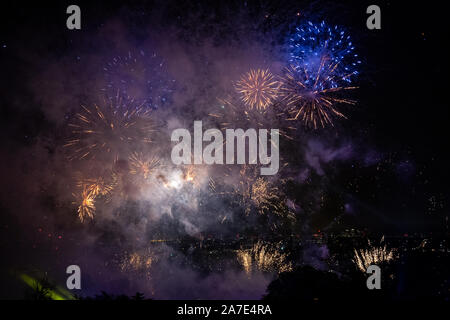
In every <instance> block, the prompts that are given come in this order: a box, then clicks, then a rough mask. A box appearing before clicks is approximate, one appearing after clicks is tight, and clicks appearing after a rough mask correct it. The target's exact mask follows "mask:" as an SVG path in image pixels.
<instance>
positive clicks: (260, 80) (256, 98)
mask: <svg viewBox="0 0 450 320" xmlns="http://www.w3.org/2000/svg"><path fill="white" fill-rule="evenodd" d="M278 88H279V82H278V81H277V80H276V79H275V77H274V76H273V74H272V73H270V72H269V70H268V69H266V70H262V69H256V70H253V69H252V70H250V71H249V72H247V73H246V74H245V75H244V76H242V77H241V79H240V80H239V81H238V82H237V83H236V90H237V91H238V92H239V93H240V94H241V97H242V101H243V102H244V104H245V105H246V106H247V107H249V109H253V108H255V109H258V110H264V109H266V108H267V107H268V106H270V105H271V104H272V102H273V101H274V100H275V99H276V98H277V95H278Z"/></svg>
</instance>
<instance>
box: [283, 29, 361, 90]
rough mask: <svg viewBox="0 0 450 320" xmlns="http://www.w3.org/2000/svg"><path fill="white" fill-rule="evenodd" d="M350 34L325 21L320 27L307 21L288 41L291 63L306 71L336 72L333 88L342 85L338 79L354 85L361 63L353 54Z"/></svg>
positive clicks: (355, 54) (331, 81)
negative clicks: (329, 70) (353, 81)
mask: <svg viewBox="0 0 450 320" xmlns="http://www.w3.org/2000/svg"><path fill="white" fill-rule="evenodd" d="M354 49H355V46H354V45H353V42H352V39H351V37H350V35H348V34H347V33H346V32H345V30H344V29H343V28H341V27H338V26H329V25H327V24H326V23H325V22H324V21H322V22H321V23H320V24H314V23H312V22H310V21H309V22H308V23H306V24H304V25H302V26H299V27H297V28H296V29H295V32H294V33H293V34H292V35H291V36H290V38H289V55H290V59H289V61H290V63H291V64H293V65H295V66H302V68H305V69H306V71H309V72H310V73H315V72H317V70H319V69H321V70H325V69H330V66H332V67H331V69H333V73H334V75H335V76H334V77H333V78H330V83H328V86H329V87H330V88H333V87H338V86H340V83H339V80H342V81H346V82H348V83H350V82H352V80H353V78H354V77H353V76H355V75H357V74H358V65H359V64H361V60H360V59H359V57H358V54H357V53H355V52H354Z"/></svg>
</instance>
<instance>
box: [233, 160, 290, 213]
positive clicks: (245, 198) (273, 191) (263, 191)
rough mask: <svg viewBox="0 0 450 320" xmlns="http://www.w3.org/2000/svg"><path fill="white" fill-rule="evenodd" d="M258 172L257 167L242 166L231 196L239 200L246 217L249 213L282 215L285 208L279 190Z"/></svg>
mask: <svg viewBox="0 0 450 320" xmlns="http://www.w3.org/2000/svg"><path fill="white" fill-rule="evenodd" d="M258 170H259V169H258V168H257V166H251V165H243V166H242V167H241V169H240V170H239V182H238V183H237V184H236V185H235V186H234V187H233V191H232V193H231V194H232V195H234V196H236V197H237V198H238V199H239V204H240V206H242V207H243V208H244V210H245V214H246V215H249V214H250V213H251V212H257V213H258V214H261V215H263V214H267V213H273V214H276V215H283V213H284V212H285V211H286V210H285V209H286V207H285V205H284V201H283V200H282V198H281V197H280V190H279V189H278V187H277V186H276V185H274V184H273V183H272V182H270V181H269V180H268V179H267V178H266V177H261V176H260V175H259V171H258Z"/></svg>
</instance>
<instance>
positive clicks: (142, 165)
mask: <svg viewBox="0 0 450 320" xmlns="http://www.w3.org/2000/svg"><path fill="white" fill-rule="evenodd" d="M129 161H130V174H133V175H139V176H142V177H143V178H144V179H147V178H148V177H149V175H150V174H151V173H152V172H153V170H154V169H155V168H156V167H157V166H158V165H159V159H158V158H156V157H145V156H144V155H143V154H142V153H138V152H133V153H132V154H131V155H130V157H129Z"/></svg>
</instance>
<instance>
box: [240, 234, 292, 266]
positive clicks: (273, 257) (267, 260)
mask: <svg viewBox="0 0 450 320" xmlns="http://www.w3.org/2000/svg"><path fill="white" fill-rule="evenodd" d="M237 260H238V262H239V263H240V264H241V265H242V267H243V268H244V270H245V272H246V273H247V274H251V273H252V272H253V271H256V270H258V271H263V272H277V273H281V272H287V271H291V270H292V263H291V262H289V261H287V255H286V254H285V253H282V252H281V243H277V244H270V243H264V242H263V241H258V242H257V243H255V244H254V245H253V246H252V248H250V249H240V250H238V251H237Z"/></svg>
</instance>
